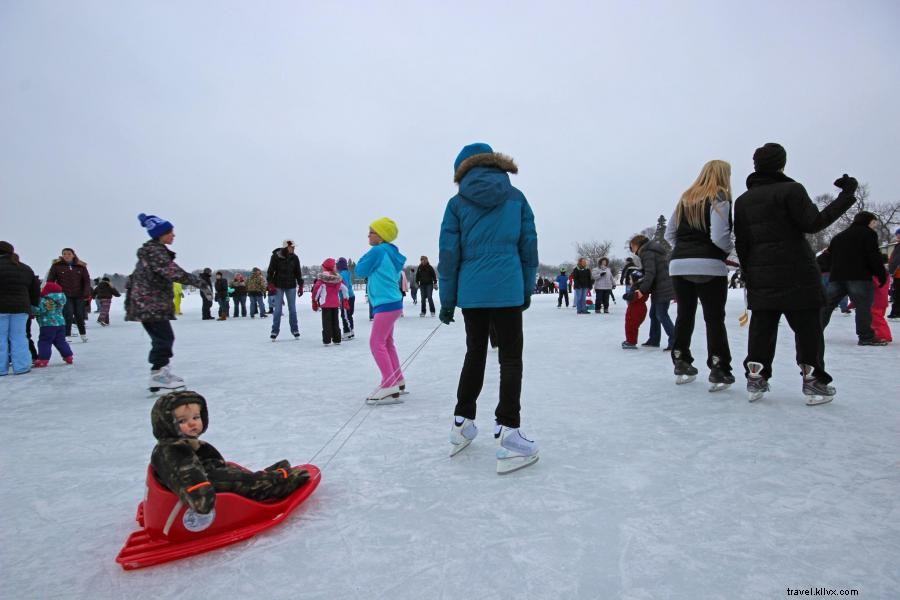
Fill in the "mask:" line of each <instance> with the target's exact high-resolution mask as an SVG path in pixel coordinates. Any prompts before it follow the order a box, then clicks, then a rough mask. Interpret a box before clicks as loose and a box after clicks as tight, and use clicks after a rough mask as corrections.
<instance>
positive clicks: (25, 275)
mask: <svg viewBox="0 0 900 600" xmlns="http://www.w3.org/2000/svg"><path fill="white" fill-rule="evenodd" d="M39 300H40V289H39V288H38V280H37V278H36V277H35V276H34V271H32V270H31V267H29V266H28V265H26V264H25V263H22V262H20V261H19V255H18V254H16V253H15V249H14V248H13V245H12V244H10V243H9V242H0V376H3V375H6V374H7V372H8V370H9V364H10V363H12V368H13V373H15V374H17V375H19V374H22V373H27V372H28V371H30V370H31V352H29V351H28V337H27V336H26V333H25V329H26V323H27V322H28V316H29V315H30V314H31V307H32V306H37V303H38V301H39Z"/></svg>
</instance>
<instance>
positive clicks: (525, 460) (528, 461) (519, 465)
mask: <svg viewBox="0 0 900 600" xmlns="http://www.w3.org/2000/svg"><path fill="white" fill-rule="evenodd" d="M538 457H539V455H537V454H535V455H533V456H511V457H509V458H498V459H497V475H506V474H507V473H512V472H513V471H518V470H519V469H524V468H525V467H527V466H530V465H533V464H534V463H536V462H537V461H538Z"/></svg>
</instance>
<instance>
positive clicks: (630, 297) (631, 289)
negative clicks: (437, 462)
mask: <svg viewBox="0 0 900 600" xmlns="http://www.w3.org/2000/svg"><path fill="white" fill-rule="evenodd" d="M628 278H629V279H630V280H631V282H630V283H629V284H628V291H627V292H626V293H625V294H623V295H622V298H624V299H625V300H626V301H627V302H628V308H627V309H626V310H625V341H624V342H622V349H623V350H637V347H638V346H637V339H638V330H639V329H640V327H641V323H643V322H644V319H645V318H647V296H645V295H643V294H641V293H640V292H639V291H638V287H639V286H640V283H641V279H643V278H644V272H643V271H640V270H634V271H631V272H629V274H628Z"/></svg>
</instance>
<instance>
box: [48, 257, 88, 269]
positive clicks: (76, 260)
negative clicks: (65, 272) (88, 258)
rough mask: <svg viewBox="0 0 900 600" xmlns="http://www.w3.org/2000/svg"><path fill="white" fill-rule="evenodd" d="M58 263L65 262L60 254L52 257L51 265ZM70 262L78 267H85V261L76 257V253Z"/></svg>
mask: <svg viewBox="0 0 900 600" xmlns="http://www.w3.org/2000/svg"><path fill="white" fill-rule="evenodd" d="M60 263H62V264H66V259H64V258H63V257H62V256H60V257H59V258H54V259H53V262H52V263H51V265H58V264H60ZM72 264H73V265H78V266H79V267H87V263H86V262H84V261H83V260H81V259H80V258H78V255H77V254H76V255H75V258H73V259H72Z"/></svg>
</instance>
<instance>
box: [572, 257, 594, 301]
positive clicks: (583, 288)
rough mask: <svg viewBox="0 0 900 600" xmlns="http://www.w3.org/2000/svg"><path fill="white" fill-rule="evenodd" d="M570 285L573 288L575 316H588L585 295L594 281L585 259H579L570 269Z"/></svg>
mask: <svg viewBox="0 0 900 600" xmlns="http://www.w3.org/2000/svg"><path fill="white" fill-rule="evenodd" d="M572 285H573V286H574V288H575V314H578V315H586V314H588V309H587V293H588V290H590V289H591V288H593V287H594V280H593V278H592V277H591V270H590V268H588V264H587V259H586V258H579V259H578V262H577V263H576V264H575V268H574V269H572Z"/></svg>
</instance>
